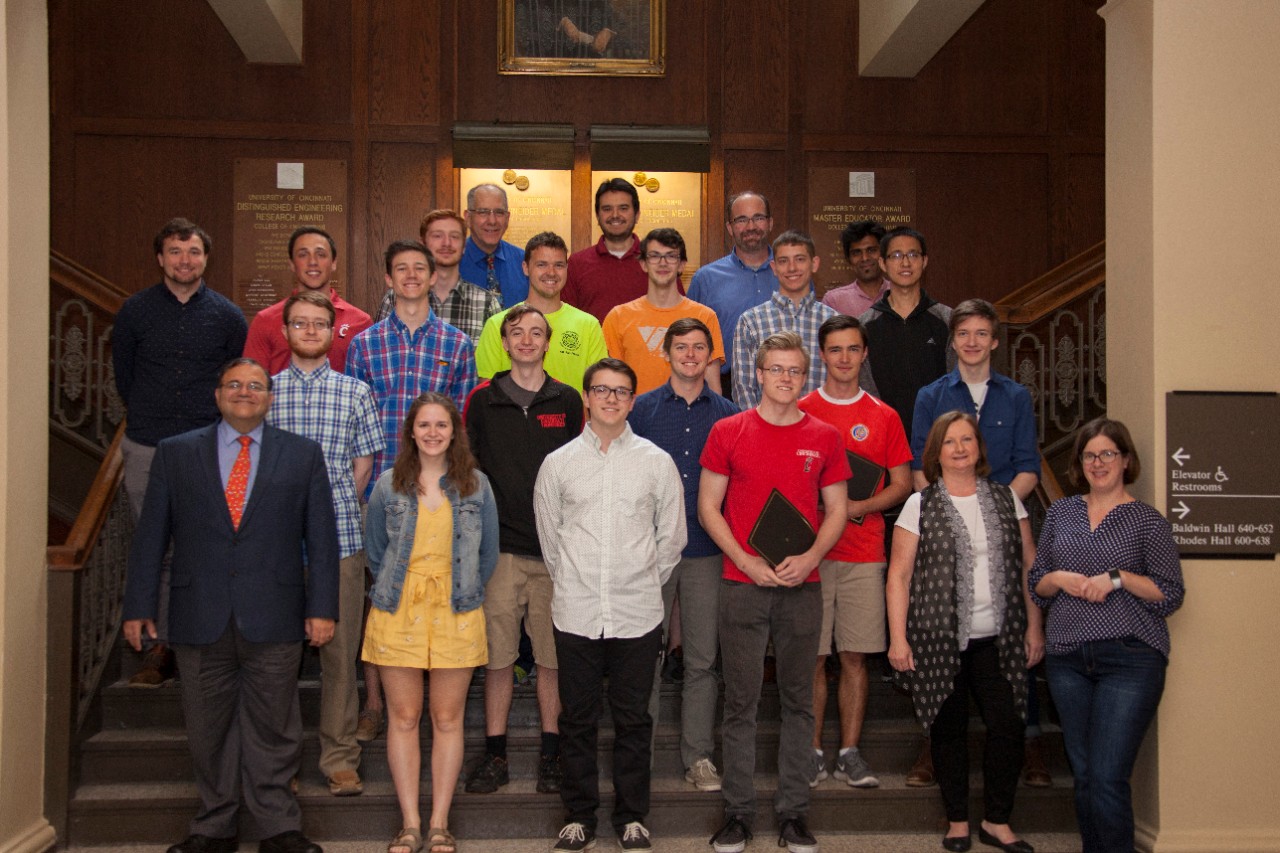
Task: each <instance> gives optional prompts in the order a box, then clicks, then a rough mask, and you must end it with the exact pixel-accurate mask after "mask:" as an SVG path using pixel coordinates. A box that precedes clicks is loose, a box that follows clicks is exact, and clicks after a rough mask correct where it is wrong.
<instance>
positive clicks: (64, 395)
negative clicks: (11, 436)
mask: <svg viewBox="0 0 1280 853" xmlns="http://www.w3.org/2000/svg"><path fill="white" fill-rule="evenodd" d="M128 295H129V294H127V293H125V292H124V291H123V290H121V289H120V288H118V287H116V286H115V285H114V284H112V283H111V282H109V281H107V280H106V279H104V278H102V277H101V276H99V275H97V274H96V273H94V272H92V271H91V270H88V269H86V268H84V267H82V266H80V265H79V264H77V263H76V262H75V261H72V260H71V259H70V258H67V257H65V256H63V255H60V254H59V253H57V252H50V253H49V300H50V305H49V328H50V341H49V344H50V346H49V425H50V428H51V429H54V430H57V431H58V433H59V434H60V435H61V436H62V437H63V438H66V439H67V440H69V441H72V442H74V443H76V444H78V445H80V446H81V447H82V448H83V449H85V450H86V451H89V452H93V453H95V454H97V455H100V454H101V453H102V452H103V450H105V449H106V448H107V446H108V445H110V444H111V440H112V436H114V435H115V432H116V428H117V427H118V426H119V425H120V422H121V421H123V420H124V403H123V401H121V399H120V396H119V395H118V394H117V393H116V383H115V374H114V372H113V371H112V369H111V330H112V327H113V326H114V324H115V316H116V312H117V311H119V310H120V306H121V305H123V304H124V300H125V299H126V298H127V297H128Z"/></svg>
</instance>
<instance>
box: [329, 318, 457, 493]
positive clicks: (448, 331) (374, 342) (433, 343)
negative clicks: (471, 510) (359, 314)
mask: <svg viewBox="0 0 1280 853" xmlns="http://www.w3.org/2000/svg"><path fill="white" fill-rule="evenodd" d="M347 373H348V374H349V375H351V376H354V377H355V378H356V379H359V380H360V381H361V382H364V383H366V384H367V385H368V386H369V387H370V388H372V389H373V399H374V400H375V401H377V403H378V410H379V411H380V412H381V413H382V429H383V434H384V435H385V436H386V446H385V447H384V448H383V449H382V450H379V451H378V452H377V453H375V454H374V455H373V476H372V477H370V478H369V486H368V488H366V489H365V498H366V500H367V499H368V496H369V492H371V491H372V490H373V484H374V483H376V482H377V481H378V477H379V476H381V475H382V472H383V471H386V470H387V469H388V468H390V467H391V465H392V463H394V462H395V458H396V452H397V451H398V450H399V448H400V428H401V426H403V424H404V419H405V418H406V417H407V416H408V414H409V406H411V405H412V404H413V401H414V400H415V399H416V398H417V396H418V395H419V394H421V393H422V392H424V391H439V392H440V393H441V394H447V395H448V396H449V397H451V398H453V402H454V405H456V406H457V407H458V411H462V408H463V406H464V405H465V404H466V401H467V397H468V396H469V395H470V394H471V391H472V389H473V388H475V387H476V357H475V348H474V347H473V346H472V345H471V341H470V340H469V339H468V338H467V336H466V335H464V334H462V332H459V331H458V330H457V329H455V328H454V327H453V326H450V325H448V324H447V323H442V322H441V321H440V318H438V317H437V316H436V315H435V314H434V313H432V314H431V315H430V316H428V317H427V321H426V322H425V323H423V324H422V325H421V326H419V327H418V329H417V331H415V332H412V333H411V332H410V331H409V327H408V326H406V325H405V324H404V321H403V320H401V319H400V315H399V314H392V315H391V316H390V317H388V318H387V319H385V320H383V321H382V322H380V323H374V324H373V325H372V326H370V327H369V328H368V329H365V330H364V331H363V332H361V333H360V334H359V335H357V336H356V339H355V340H353V341H352V342H351V349H349V350H347Z"/></svg>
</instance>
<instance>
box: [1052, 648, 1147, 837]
mask: <svg viewBox="0 0 1280 853" xmlns="http://www.w3.org/2000/svg"><path fill="white" fill-rule="evenodd" d="M1167 663H1168V662H1167V661H1166V660H1165V657H1164V655H1163V654H1161V653H1160V652H1158V651H1156V650H1155V649H1153V648H1151V647H1150V646H1148V645H1147V644H1146V643H1143V642H1142V641H1140V640H1137V639H1135V638H1133V637H1124V638H1122V639H1118V640H1100V641H1096V642H1092V643H1085V644H1084V645H1083V646H1081V647H1080V648H1079V649H1076V650H1075V651H1073V652H1071V653H1070V654H1065V655H1048V656H1047V657H1046V659H1045V672H1046V674H1047V677H1048V681H1049V690H1050V692H1051V693H1052V694H1053V701H1054V704H1055V705H1057V707H1058V716H1059V717H1060V719H1061V721H1062V739H1063V741H1064V743H1065V745H1066V749H1067V759H1068V760H1069V761H1070V762H1071V772H1072V773H1073V774H1075V799H1076V821H1077V823H1079V825H1080V837H1081V840H1082V841H1083V842H1084V853H1120V851H1124V853H1130V851H1132V850H1133V798H1132V795H1131V792H1130V789H1129V777H1130V776H1131V775H1132V774H1133V764H1134V762H1135V761H1136V760H1137V757H1138V748H1139V747H1140V746H1142V739H1143V737H1144V736H1145V735H1146V733H1147V726H1149V725H1150V724H1151V720H1152V718H1154V717H1155V714H1156V707H1157V706H1158V705H1159V704H1160V695H1161V694H1162V693H1163V692H1164V673H1165V667H1166V665H1167Z"/></svg>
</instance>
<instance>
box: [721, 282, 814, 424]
mask: <svg viewBox="0 0 1280 853" xmlns="http://www.w3.org/2000/svg"><path fill="white" fill-rule="evenodd" d="M835 313H836V312H835V311H834V310H833V309H832V308H829V307H828V306H826V305H823V304H822V303H821V302H819V301H818V300H816V299H814V298H813V293H812V291H810V292H809V293H806V294H805V295H804V299H801V300H800V302H799V303H795V302H792V301H791V299H790V298H789V297H786V296H783V295H782V293H781V291H779V292H777V293H774V294H773V296H770V297H769V301H768V302H764V303H762V304H760V305H757V306H756V307H754V308H749V309H747V310H746V311H744V312H742V316H741V317H739V318H738V328H737V330H736V331H735V332H734V334H733V402H735V403H737V404H738V408H739V409H741V410H742V411H744V412H745V411H746V410H747V409H754V408H755V407H756V406H757V405H758V404H759V403H760V383H759V382H757V381H756V369H755V364H756V350H758V349H760V344H762V343H764V339H765V338H767V337H769V336H770V335H772V334H774V333H775V332H797V333H799V335H800V337H801V338H802V339H803V340H804V345H805V348H806V349H807V350H809V375H808V376H807V377H805V381H804V388H803V389H802V390H801V391H800V396H801V397H803V396H804V395H805V394H808V393H809V392H810V391H813V390H814V389H816V388H820V387H822V383H823V382H825V381H826V380H827V366H826V365H825V364H823V363H822V357H821V356H820V355H819V353H818V327H819V326H821V325H822V321H823V320H825V319H827V318H828V317H834V316H835Z"/></svg>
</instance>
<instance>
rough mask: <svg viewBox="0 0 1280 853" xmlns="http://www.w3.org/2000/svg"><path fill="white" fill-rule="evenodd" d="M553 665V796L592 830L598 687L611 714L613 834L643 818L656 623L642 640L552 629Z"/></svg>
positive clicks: (658, 641) (596, 802) (596, 800)
mask: <svg viewBox="0 0 1280 853" xmlns="http://www.w3.org/2000/svg"><path fill="white" fill-rule="evenodd" d="M555 638H556V658H557V660H558V662H559V664H560V706H561V709H560V766H561V768H562V770H563V771H564V778H563V780H562V781H561V783H560V798H561V799H562V800H563V801H564V807H565V809H566V810H567V811H568V813H569V815H568V819H569V820H570V821H572V822H576V823H581V824H583V825H585V826H587V827H588V828H590V829H591V830H592V831H593V832H594V831H595V828H596V810H597V809H598V808H599V806H600V766H599V761H598V756H597V748H596V742H597V737H596V736H597V733H598V731H599V723H600V713H601V710H602V708H601V704H602V703H601V696H602V690H603V682H604V679H605V678H606V677H607V678H608V679H609V687H608V690H609V709H610V710H611V711H612V712H613V790H614V795H615V800H614V806H613V826H614V828H615V829H618V830H621V829H622V827H624V826H626V825H627V824H628V823H631V822H632V821H643V820H644V819H645V816H646V815H648V813H649V773H650V742H651V739H652V736H653V718H652V717H650V716H649V693H650V692H651V691H652V690H653V673H654V670H655V668H656V664H657V660H658V652H659V650H660V649H661V647H662V625H660V624H659V625H655V626H654V628H653V630H652V631H650V632H649V633H647V634H645V635H644V636H642V637H632V638H628V639H617V638H613V639H610V638H605V639H597V640H592V639H589V638H587V637H580V636H578V635H577V634H568V633H565V632H564V631H561V630H559V629H556V631H555Z"/></svg>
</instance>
